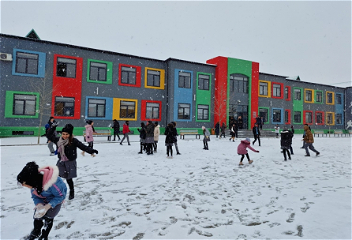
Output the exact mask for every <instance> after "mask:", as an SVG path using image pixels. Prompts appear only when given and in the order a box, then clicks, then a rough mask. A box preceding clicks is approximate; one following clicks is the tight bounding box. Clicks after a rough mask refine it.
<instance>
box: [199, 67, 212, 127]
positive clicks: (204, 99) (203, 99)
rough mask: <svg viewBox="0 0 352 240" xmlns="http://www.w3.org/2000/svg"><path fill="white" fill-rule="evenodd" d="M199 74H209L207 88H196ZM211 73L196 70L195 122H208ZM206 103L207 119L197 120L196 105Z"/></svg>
mask: <svg viewBox="0 0 352 240" xmlns="http://www.w3.org/2000/svg"><path fill="white" fill-rule="evenodd" d="M199 74H201V75H208V76H209V90H199V89H198V76H199ZM211 82H212V79H211V74H210V73H203V72H197V85H196V86H197V90H196V114H195V115H196V122H210V116H211ZM199 104H202V105H208V106H209V120H198V105H199Z"/></svg>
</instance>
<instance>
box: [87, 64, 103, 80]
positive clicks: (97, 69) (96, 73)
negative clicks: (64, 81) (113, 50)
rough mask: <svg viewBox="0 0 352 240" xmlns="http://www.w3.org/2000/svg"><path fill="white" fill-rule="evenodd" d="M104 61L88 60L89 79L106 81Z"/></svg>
mask: <svg viewBox="0 0 352 240" xmlns="http://www.w3.org/2000/svg"><path fill="white" fill-rule="evenodd" d="M106 69H107V65H106V63H98V62H90V72H89V79H90V80H96V81H106Z"/></svg>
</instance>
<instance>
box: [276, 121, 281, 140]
mask: <svg viewBox="0 0 352 240" xmlns="http://www.w3.org/2000/svg"><path fill="white" fill-rule="evenodd" d="M275 133H276V138H279V133H280V127H279V125H278V124H276V126H275Z"/></svg>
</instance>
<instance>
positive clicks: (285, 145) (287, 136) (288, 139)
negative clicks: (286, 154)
mask: <svg viewBox="0 0 352 240" xmlns="http://www.w3.org/2000/svg"><path fill="white" fill-rule="evenodd" d="M292 137H293V134H292V132H291V131H288V130H284V131H282V132H281V148H282V149H289V148H290V147H291V144H292Z"/></svg>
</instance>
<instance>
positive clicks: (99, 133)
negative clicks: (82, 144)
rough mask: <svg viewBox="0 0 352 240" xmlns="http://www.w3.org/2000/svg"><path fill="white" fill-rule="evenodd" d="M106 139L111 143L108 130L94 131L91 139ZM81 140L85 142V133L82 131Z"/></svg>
mask: <svg viewBox="0 0 352 240" xmlns="http://www.w3.org/2000/svg"><path fill="white" fill-rule="evenodd" d="M104 136H107V137H108V141H111V132H110V130H95V132H93V137H104ZM83 139H84V141H86V131H83Z"/></svg>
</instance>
